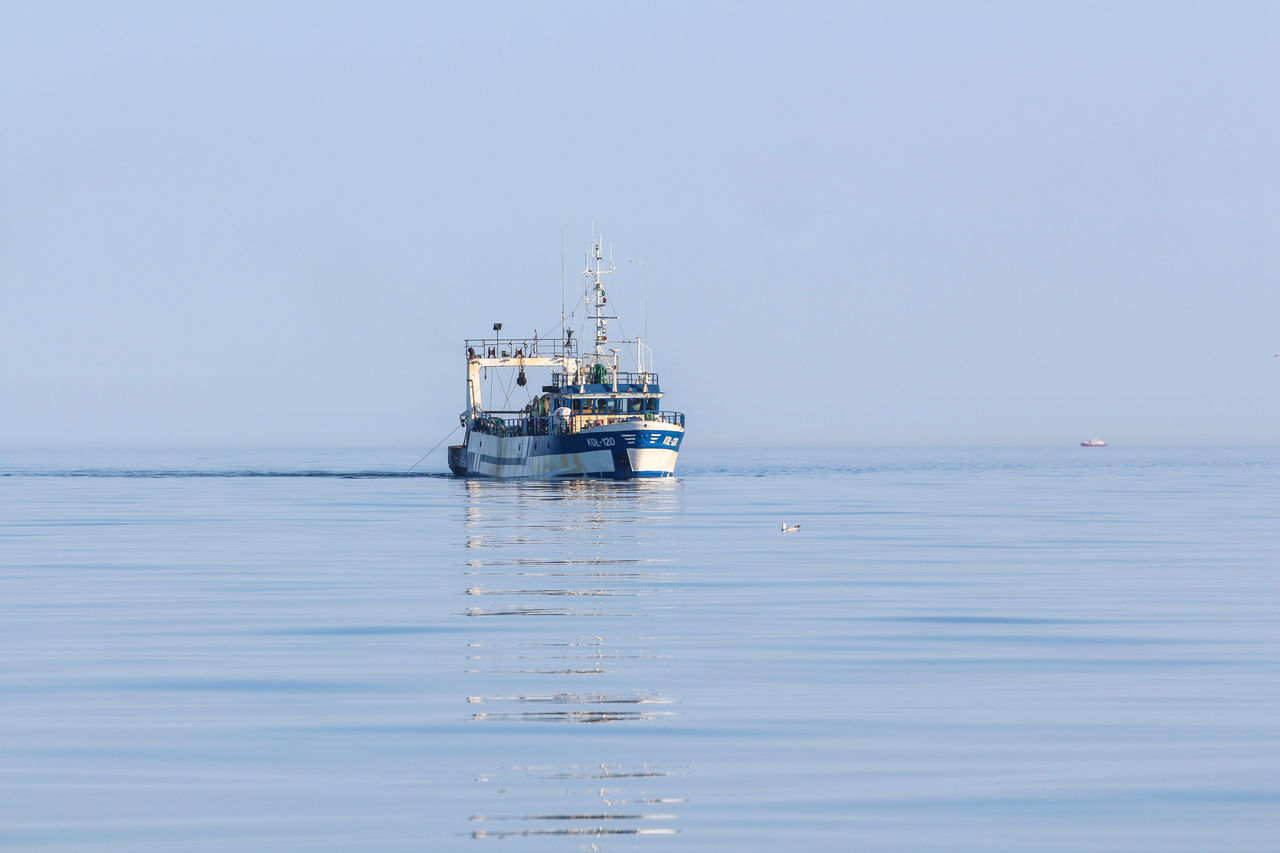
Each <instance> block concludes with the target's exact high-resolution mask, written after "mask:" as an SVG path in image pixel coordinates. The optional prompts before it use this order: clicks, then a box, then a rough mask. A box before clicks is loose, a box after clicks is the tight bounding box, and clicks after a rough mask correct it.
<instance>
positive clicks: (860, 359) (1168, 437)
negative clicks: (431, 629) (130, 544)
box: [0, 2, 1280, 450]
mask: <svg viewBox="0 0 1280 853" xmlns="http://www.w3.org/2000/svg"><path fill="white" fill-rule="evenodd" d="M0 18H2V19H3V26H0V68H3V89H2V90H0V99H2V101H0V106H2V109H3V116H4V122H3V128H2V129H0V164H2V165H0V288H2V295H3V306H2V307H3V311H0V394H3V401H2V402H0V445H7V446H42V445H52V446H62V445H88V446H95V445H133V446H140V447H147V446H152V445H178V446H205V445H214V446H240V445H250V446H264V445H265V446H272V445H274V446H324V445H374V446H383V445H385V446H399V447H421V448H422V449H424V450H425V449H426V448H427V447H429V446H431V445H432V444H434V443H435V442H436V441H437V440H438V439H439V438H441V437H442V436H443V435H444V434H445V433H446V432H447V431H448V430H449V429H450V428H452V426H453V425H454V424H455V423H456V416H457V413H458V411H459V410H460V409H461V408H462V398H463V391H462V389H463V380H464V367H463V363H462V361H461V358H460V344H461V340H462V339H463V338H464V337H467V336H476V335H480V334H483V333H484V332H485V331H486V330H488V329H489V328H490V326H491V324H492V323H493V322H494V321H496V320H500V321H502V322H503V323H504V324H505V328H506V330H507V331H511V332H517V333H518V332H521V331H525V330H528V331H530V332H531V331H532V330H533V329H534V328H538V329H539V330H542V331H543V332H544V334H545V331H546V330H548V329H549V328H550V327H551V326H552V324H553V323H554V322H555V320H556V319H557V317H558V314H559V308H560V305H559V303H560V251H561V248H560V239H561V232H562V230H563V233H564V235H565V249H566V256H567V258H568V265H567V266H568V271H569V290H570V293H571V294H572V293H576V292H577V286H578V283H579V280H580V279H579V278H578V276H577V275H576V273H577V270H578V269H579V265H580V260H581V254H582V251H583V249H584V248H585V244H586V241H587V239H588V238H589V236H590V231H591V226H592V223H594V224H595V226H596V227H597V228H598V229H599V230H602V231H603V232H604V233H605V235H606V238H607V239H608V240H610V241H611V242H612V243H613V245H614V246H615V255H616V258H617V259H618V260H619V261H620V262H621V263H620V264H619V267H620V270H619V273H618V276H617V279H618V280H617V281H616V283H615V285H614V287H613V288H612V289H611V296H612V297H613V298H612V302H613V304H615V305H617V306H618V307H619V309H620V310H621V311H622V312H623V313H624V318H625V320H624V325H623V328H624V330H625V331H627V332H629V333H631V334H635V333H636V332H638V331H640V330H641V327H642V325H643V290H644V288H643V283H642V282H643V280H642V276H641V273H640V268H639V267H638V266H637V265H634V264H626V263H625V262H624V261H625V260H626V259H628V258H641V259H643V260H644V261H645V263H646V266H647V270H648V278H649V282H648V284H649V304H650V305H649V327H650V333H651V336H652V340H653V343H654V346H655V348H656V350H657V353H656V355H657V365H656V366H657V368H658V370H659V371H660V372H661V374H662V376H663V380H664V385H665V386H666V390H667V391H668V394H669V398H668V401H667V402H668V405H669V406H671V407H672V408H677V409H681V410H683V411H685V412H686V413H687V415H688V417H689V427H690V439H689V444H688V449H689V450H693V449H695V448H697V447H698V446H699V445H701V446H713V445H722V444H773V443H783V444H885V443H889V444H903V443H905V444H915V443H926V444H978V445H996V444H1004V443H1013V444H1024V445H1066V444H1072V443H1074V442H1076V441H1079V440H1082V439H1085V438H1089V437H1092V436H1094V435H1100V436H1103V437H1106V438H1108V439H1110V440H1111V441H1112V443H1113V444H1117V445H1121V444H1129V445H1140V444H1142V445H1147V444H1180V443H1206V444H1217V443H1253V444H1274V443H1276V442H1277V438H1278V436H1280V359H1276V358H1273V356H1272V353H1274V352H1277V351H1280V322H1277V321H1278V320H1280V287H1278V286H1277V255H1278V252H1277V237H1278V236H1280V200H1278V199H1280V178H1278V176H1277V165H1276V152H1277V151H1280V111H1278V110H1277V106H1276V105H1277V101H1278V98H1277V95H1278V94H1280V92H1278V91H1277V90H1278V88H1280V5H1277V4H1274V3H1262V2H1259V3H1221V2H1213V3H1207V2H1206V3H1194V4H1193V3H1173V2H1159V3H1115V2H1102V3H1080V2H1070V3H1013V2H1010V3H959V2H941V3H838V4H825V3H812V4H799V5H796V4H776V3H775V4H744V3H695V4H685V3H645V4H627V5H621V4H614V3H599V2H591V3H574V4H566V3H549V4H548V3H537V4H534V3H527V4H500V3H499V4H480V3H469V4H439V5H429V4H422V3H360V4H356V3H347V4H337V3H315V2H299V3H261V2H252V3H221V2H220V3H205V4H194V3H160V2H153V3H83V4H81V3H58V2H53V3H44V2H42V3H29V2H23V3H15V2H4V3H3V4H0Z"/></svg>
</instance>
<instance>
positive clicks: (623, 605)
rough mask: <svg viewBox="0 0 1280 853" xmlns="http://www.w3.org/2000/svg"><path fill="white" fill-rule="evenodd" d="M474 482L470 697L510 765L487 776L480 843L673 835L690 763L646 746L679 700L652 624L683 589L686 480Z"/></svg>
mask: <svg viewBox="0 0 1280 853" xmlns="http://www.w3.org/2000/svg"><path fill="white" fill-rule="evenodd" d="M464 485H465V493H466V503H465V510H464V513H463V526H464V532H465V536H466V547H467V548H468V549H470V553H471V556H470V558H469V559H468V560H467V561H466V566H465V568H464V569H463V578H462V584H461V586H462V592H463V594H464V595H465V598H466V602H465V605H464V606H463V608H462V610H461V617H460V618H465V619H467V620H469V622H470V624H471V625H473V626H474V628H473V630H469V631H468V632H467V635H466V636H467V637H468V641H467V645H466V652H465V654H466V659H467V660H466V670H467V674H468V678H469V679H471V682H470V683H471V685H473V686H472V689H470V691H469V694H470V695H468V696H466V697H465V700H466V702H467V704H468V706H469V708H470V711H471V713H470V719H471V720H472V721H473V723H474V724H475V725H478V726H486V727H491V729H492V730H491V731H490V732H488V733H487V737H486V739H485V743H486V744H487V745H491V746H492V749H491V750H487V753H488V754H489V755H492V756H501V758H500V759H491V762H492V763H491V764H490V765H489V766H486V767H480V768H477V772H476V775H475V781H476V783H477V790H476V797H475V802H476V804H477V805H476V808H475V810H474V811H473V812H472V814H471V815H470V816H469V817H470V822H471V823H472V824H473V828H472V830H471V833H470V834H471V836H472V837H473V838H510V837H529V836H551V835H563V836H582V837H584V838H603V837H606V836H645V835H656V836H661V835H674V834H676V833H677V832H678V828H677V825H676V824H677V821H678V820H679V814H678V813H677V812H675V809H676V808H678V806H679V804H680V803H682V802H683V800H682V798H681V797H679V796H678V795H677V794H675V793H674V792H673V789H672V782H673V781H675V780H678V778H679V777H680V776H682V775H684V774H685V773H687V772H688V768H686V767H683V766H679V765H673V764H672V763H671V762H670V760H669V756H664V755H657V756H654V755H648V754H646V749H649V748H651V747H649V746H648V744H651V743H654V742H658V741H662V740H663V739H655V738H652V737H650V735H652V734H653V732H652V730H651V728H650V727H653V726H662V725H664V723H665V722H667V721H670V720H671V719H672V718H673V717H674V716H675V714H676V713H677V712H676V711H675V707H676V706H677V705H678V701H677V699H676V698H675V697H672V696H670V695H668V694H667V693H666V691H664V690H663V687H662V666H663V661H664V659H669V657H670V655H669V653H667V652H666V650H664V649H662V648H661V646H660V644H661V642H662V640H661V639H660V638H658V637H656V636H655V635H656V634H658V631H657V630H656V627H655V624H654V623H655V620H656V618H657V614H659V613H660V612H661V611H663V610H665V609H667V608H670V607H671V606H672V603H673V598H674V595H675V589H676V583H677V578H676V576H675V574H674V573H673V572H672V571H671V568H670V557H669V555H668V552H667V548H666V545H665V544H664V540H663V527H664V525H663V522H664V520H665V519H669V518H670V517H672V516H673V515H674V514H675V513H676V512H677V511H678V507H679V483H678V482H677V481H674V480H670V479H658V480H630V481H606V482H600V481H589V480H569V481H540V480H477V479H469V480H466V481H465V483H464ZM548 724H559V725H550V726H549V725H548ZM602 724H612V725H602ZM566 727H567V728H566Z"/></svg>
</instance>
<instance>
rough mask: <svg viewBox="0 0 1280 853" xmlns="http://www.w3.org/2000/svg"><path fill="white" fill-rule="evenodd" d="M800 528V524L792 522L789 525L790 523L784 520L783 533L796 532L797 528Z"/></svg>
mask: <svg viewBox="0 0 1280 853" xmlns="http://www.w3.org/2000/svg"><path fill="white" fill-rule="evenodd" d="M799 529H800V525H798V524H790V525H789V524H787V523H786V522H785V521H784V522H782V532H783V533H795V532H796V531H797V530H799Z"/></svg>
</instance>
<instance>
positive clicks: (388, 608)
mask: <svg viewBox="0 0 1280 853" xmlns="http://www.w3.org/2000/svg"><path fill="white" fill-rule="evenodd" d="M414 458H415V454H413V453H407V454H394V453H385V452H384V453H374V452H370V453H363V454H362V453H351V452H343V453H319V452H312V453H307V454H303V453H298V452H296V451H295V452H285V453H254V454H248V453H179V452H170V453H164V454H156V453H106V452H94V453H79V454H71V453H62V454H54V453H46V454H31V453H24V454H19V453H7V454H3V455H0V847H4V848H10V849H19V850H39V851H130V852H131V853H132V851H174V850H181V851H233V850H234V851H244V850H255V851H257V850H268V851H277V850H299V851H303V850H305V851H338V850H341V851H354V850H370V851H409V850H412V851H434V850H469V851H477V853H483V851H486V850H494V851H498V850H501V851H504V853H522V852H523V851H529V853H532V851H544V850H640V851H689V850H696V851H721V850H735V851H782V850H868V851H984V853H990V851H1072V852H1073V853H1074V851H1080V850H1091V851H1101V850H1107V851H1110V850H1114V851H1138V850H1142V851H1209V850H1212V851H1274V850H1276V849H1278V848H1280V451H1277V450H1274V449H1267V450H1243V449H1232V450H1204V449H1198V450H1131V449H1125V448H1120V447H1112V448H1107V449H1081V448H1074V447H1073V448H1065V449H1061V450H1018V451H1012V450H893V451H887V450H832V451H783V452H777V451H770V452H747V451H732V452H731V451H716V452H712V451H709V450H708V451H703V450H700V449H698V448H696V447H693V446H691V447H690V448H688V449H687V451H686V452H685V453H684V454H682V459H681V467H680V476H679V477H678V478H677V479H675V480H672V481H667V482H643V483H595V482H591V483H545V482H487V481H466V480H457V479H453V478H450V477H445V476H441V475H439V474H430V475H427V476H404V475H402V474H399V473H398V472H402V471H403V469H404V468H405V467H407V466H408V464H410V463H412V461H413V459H414ZM426 464H427V465H428V466H432V462H431V460H428V462H427V463H426ZM434 467H435V468H436V469H439V468H441V467H442V463H441V462H440V461H439V460H438V459H436V460H435V462H434ZM784 521H785V522H787V523H791V524H797V523H798V524H800V525H801V529H800V530H799V531H798V532H795V533H786V534H783V533H781V532H780V530H779V527H780V524H781V523H782V522H784Z"/></svg>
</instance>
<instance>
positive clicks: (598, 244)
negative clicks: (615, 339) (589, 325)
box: [582, 237, 617, 362]
mask: <svg viewBox="0 0 1280 853" xmlns="http://www.w3.org/2000/svg"><path fill="white" fill-rule="evenodd" d="M593 256H594V257H593ZM604 263H605V261H604V239H603V238H602V237H601V238H595V237H593V238H592V240H591V250H590V251H589V252H588V253H587V267H586V269H584V270H583V271H582V274H583V275H584V276H586V279H587V288H588V295H589V297H590V299H591V304H592V307H594V308H595V310H596V313H594V314H592V315H590V316H591V319H593V320H595V321H596V346H595V350H594V351H593V355H594V356H595V358H596V361H597V362H598V361H599V360H600V359H602V358H604V345H605V343H607V342H608V340H609V335H608V326H609V321H610V320H616V319H617V317H616V316H612V315H608V314H605V313H604V311H605V305H607V304H608V302H609V299H608V297H607V296H606V295H605V292H604V277H605V276H606V275H613V273H614V272H615V270H616V269H617V268H616V267H614V265H613V261H612V259H611V260H610V261H609V268H608V269H605V266H604Z"/></svg>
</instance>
